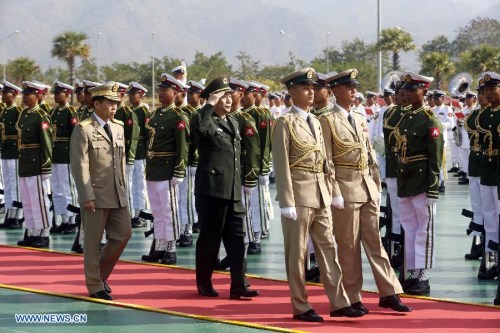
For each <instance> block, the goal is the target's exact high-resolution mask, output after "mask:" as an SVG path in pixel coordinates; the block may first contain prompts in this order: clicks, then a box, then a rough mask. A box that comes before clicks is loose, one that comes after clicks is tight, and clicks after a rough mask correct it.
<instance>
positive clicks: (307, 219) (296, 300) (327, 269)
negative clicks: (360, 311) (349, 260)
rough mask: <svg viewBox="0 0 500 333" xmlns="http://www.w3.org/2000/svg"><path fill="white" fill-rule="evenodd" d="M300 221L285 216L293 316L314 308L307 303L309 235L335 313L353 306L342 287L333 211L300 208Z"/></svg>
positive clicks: (286, 250) (285, 237) (283, 221)
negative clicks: (306, 267) (305, 263)
mask: <svg viewBox="0 0 500 333" xmlns="http://www.w3.org/2000/svg"><path fill="white" fill-rule="evenodd" d="M296 209H297V220H295V221H294V220H291V219H288V218H286V217H284V216H281V226H282V228H283V238H284V241H285V264H286V274H287V277H288V285H289V287H290V294H291V301H292V308H293V314H294V315H296V314H302V313H304V312H307V311H309V310H310V309H312V307H311V305H310V304H309V303H308V302H307V291H306V286H305V273H304V262H305V257H306V253H307V243H308V239H309V236H311V240H312V241H313V244H314V250H315V252H316V260H317V261H318V265H319V270H320V274H321V276H320V278H321V282H322V283H323V287H324V288H325V292H326V295H327V296H328V299H329V301H330V309H331V311H334V310H338V309H341V308H343V307H346V306H349V305H350V303H349V300H348V299H347V295H346V292H345V290H344V287H343V286H342V282H341V279H342V271H341V270H340V265H339V263H338V261H337V256H336V250H335V245H334V242H333V236H332V224H331V214H330V208H320V209H315V208H309V207H301V206H298V207H296Z"/></svg>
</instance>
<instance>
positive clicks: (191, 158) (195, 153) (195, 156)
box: [188, 106, 201, 167]
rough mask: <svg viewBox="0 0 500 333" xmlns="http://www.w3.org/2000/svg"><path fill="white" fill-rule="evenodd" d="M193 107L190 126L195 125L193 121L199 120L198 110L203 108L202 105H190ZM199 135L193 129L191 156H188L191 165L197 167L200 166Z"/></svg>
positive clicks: (190, 146)
mask: <svg viewBox="0 0 500 333" xmlns="http://www.w3.org/2000/svg"><path fill="white" fill-rule="evenodd" d="M190 108H191V115H190V117H191V118H190V122H189V123H190V124H191V126H190V127H193V126H192V124H193V122H195V121H197V120H196V119H197V118H198V111H199V110H200V109H201V106H198V107H196V108H193V107H190ZM197 138H198V136H197V135H196V133H195V132H193V131H191V135H190V137H189V153H188V155H189V157H188V163H189V165H190V166H193V167H196V166H198V142H197Z"/></svg>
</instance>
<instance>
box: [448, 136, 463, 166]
mask: <svg viewBox="0 0 500 333" xmlns="http://www.w3.org/2000/svg"><path fill="white" fill-rule="evenodd" d="M448 142H449V143H450V151H451V162H452V163H458V164H460V167H462V168H463V167H464V166H463V165H462V164H461V163H460V157H459V154H460V153H459V150H460V147H458V146H457V145H456V144H455V140H448Z"/></svg>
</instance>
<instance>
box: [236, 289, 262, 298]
mask: <svg viewBox="0 0 500 333" xmlns="http://www.w3.org/2000/svg"><path fill="white" fill-rule="evenodd" d="M259 295H260V294H259V292H258V291H257V290H251V289H247V290H244V291H231V292H230V293H229V298H230V299H240V298H242V297H257V296H259Z"/></svg>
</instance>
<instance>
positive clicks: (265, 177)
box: [259, 175, 269, 186]
mask: <svg viewBox="0 0 500 333" xmlns="http://www.w3.org/2000/svg"><path fill="white" fill-rule="evenodd" d="M259 182H260V185H264V186H266V185H269V175H260V176H259Z"/></svg>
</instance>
